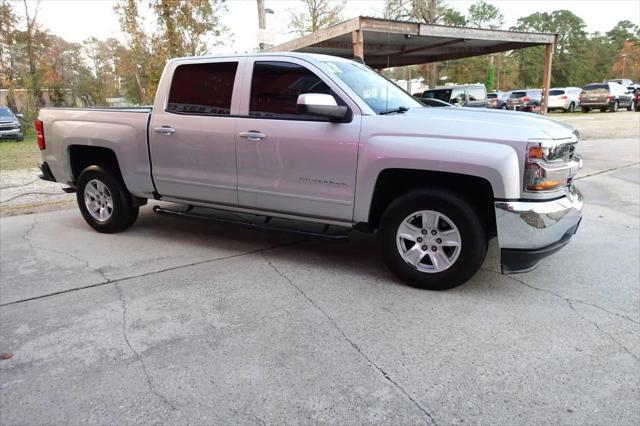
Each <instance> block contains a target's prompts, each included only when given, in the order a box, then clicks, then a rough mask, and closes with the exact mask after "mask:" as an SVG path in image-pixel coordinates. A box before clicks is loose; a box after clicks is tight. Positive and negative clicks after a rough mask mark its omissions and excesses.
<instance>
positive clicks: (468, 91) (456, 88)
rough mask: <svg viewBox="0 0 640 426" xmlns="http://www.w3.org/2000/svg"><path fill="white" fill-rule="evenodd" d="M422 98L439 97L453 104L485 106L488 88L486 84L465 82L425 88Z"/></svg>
mask: <svg viewBox="0 0 640 426" xmlns="http://www.w3.org/2000/svg"><path fill="white" fill-rule="evenodd" d="M420 98H421V99H425V98H426V99H439V100H441V101H444V102H447V103H449V104H451V105H456V106H462V107H476V108H485V107H486V106H487V88H486V87H485V86H484V84H464V85H451V86H445V87H437V88H435V89H430V90H425V91H424V92H423V93H422V96H421V97H420Z"/></svg>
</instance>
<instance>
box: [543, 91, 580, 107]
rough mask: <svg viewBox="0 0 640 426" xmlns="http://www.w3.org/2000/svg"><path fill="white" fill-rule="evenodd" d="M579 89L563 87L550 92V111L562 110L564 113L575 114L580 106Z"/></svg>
mask: <svg viewBox="0 0 640 426" xmlns="http://www.w3.org/2000/svg"><path fill="white" fill-rule="evenodd" d="M580 92H582V89H581V88H579V87H562V88H555V89H551V90H549V102H548V105H547V110H548V111H557V110H562V111H564V112H574V111H575V110H576V108H578V107H579V106H580Z"/></svg>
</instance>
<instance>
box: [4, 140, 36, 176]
mask: <svg viewBox="0 0 640 426" xmlns="http://www.w3.org/2000/svg"><path fill="white" fill-rule="evenodd" d="M41 161H42V157H41V156H40V150H39V149H38V145H37V144H36V137H35V135H26V136H25V138H24V141H22V142H15V141H1V142H0V170H1V171H5V170H19V169H31V168H34V167H38V163H39V162H41Z"/></svg>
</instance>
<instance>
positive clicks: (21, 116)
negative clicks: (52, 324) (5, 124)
mask: <svg viewBox="0 0 640 426" xmlns="http://www.w3.org/2000/svg"><path fill="white" fill-rule="evenodd" d="M16 117H17V118H24V115H23V114H16Z"/></svg>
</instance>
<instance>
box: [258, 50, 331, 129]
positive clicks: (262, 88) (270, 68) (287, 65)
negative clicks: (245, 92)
mask: <svg viewBox="0 0 640 426" xmlns="http://www.w3.org/2000/svg"><path fill="white" fill-rule="evenodd" d="M304 93H324V94H328V95H332V93H331V89H330V88H329V86H327V84H326V83H324V82H323V81H322V80H321V79H320V78H319V77H318V76H317V75H315V74H314V73H312V72H311V71H309V70H308V69H307V68H305V67H303V66H301V65H298V64H294V63H291V62H275V61H274V62H256V63H254V65H253V77H252V79H251V99H250V103H249V115H250V116H253V117H265V118H269V117H278V118H304V119H310V120H318V118H317V117H311V116H306V115H303V114H300V113H298V111H297V101H298V96H299V95H302V94H304ZM334 98H336V102H338V104H340V103H341V101H340V100H339V99H338V98H337V97H336V96H335V95H334Z"/></svg>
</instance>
